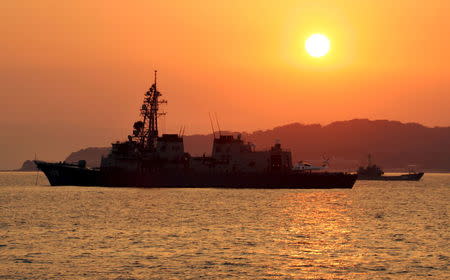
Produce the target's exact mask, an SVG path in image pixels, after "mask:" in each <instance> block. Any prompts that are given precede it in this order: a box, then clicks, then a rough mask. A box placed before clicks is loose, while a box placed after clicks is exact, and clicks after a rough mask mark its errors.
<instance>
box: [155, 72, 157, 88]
mask: <svg viewBox="0 0 450 280" xmlns="http://www.w3.org/2000/svg"><path fill="white" fill-rule="evenodd" d="M156 73H158V70H155V88H156Z"/></svg>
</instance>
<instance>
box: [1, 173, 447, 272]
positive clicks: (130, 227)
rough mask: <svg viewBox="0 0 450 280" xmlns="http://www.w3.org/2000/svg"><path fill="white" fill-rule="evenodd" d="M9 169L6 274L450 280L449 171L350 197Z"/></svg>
mask: <svg viewBox="0 0 450 280" xmlns="http://www.w3.org/2000/svg"><path fill="white" fill-rule="evenodd" d="M35 183H36V173H18V172H10V173H9V172H0V279H200V278H202V279H235V278H242V279H246V278H248V279H449V278H450V270H449V269H450V227H449V225H450V218H449V215H450V175H449V174H425V176H424V179H423V180H422V181H420V182H370V181H359V182H357V184H356V185H355V187H354V188H353V189H351V190H235V189H134V188H122V189H121V188H98V187H95V188H94V187H50V186H48V182H47V180H46V179H45V177H44V176H43V175H42V174H40V175H39V177H38V186H36V185H35Z"/></svg>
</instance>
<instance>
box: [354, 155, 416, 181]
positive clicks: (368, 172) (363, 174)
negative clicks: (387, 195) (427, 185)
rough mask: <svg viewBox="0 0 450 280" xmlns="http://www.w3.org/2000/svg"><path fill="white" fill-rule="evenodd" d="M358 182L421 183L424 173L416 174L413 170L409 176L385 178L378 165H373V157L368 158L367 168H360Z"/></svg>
mask: <svg viewBox="0 0 450 280" xmlns="http://www.w3.org/2000/svg"><path fill="white" fill-rule="evenodd" d="M357 173H358V180H379V181H419V180H420V179H421V178H422V177H423V174H424V173H423V172H415V171H413V170H412V169H410V170H409V172H408V174H401V175H391V176H385V175H384V171H383V170H382V169H381V167H379V166H378V165H376V164H372V156H371V155H370V154H369V156H368V164H367V166H366V167H362V166H360V167H359V169H358V171H357Z"/></svg>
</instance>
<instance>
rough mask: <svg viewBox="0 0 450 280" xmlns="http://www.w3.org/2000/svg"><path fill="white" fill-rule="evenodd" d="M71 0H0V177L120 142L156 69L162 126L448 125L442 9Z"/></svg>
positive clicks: (403, 4)
mask: <svg viewBox="0 0 450 280" xmlns="http://www.w3.org/2000/svg"><path fill="white" fill-rule="evenodd" d="M68 2H69V1H56V0H55V1H44V0H41V1H31V0H30V1H2V3H1V4H0V31H1V33H0V36H1V37H0V46H1V51H0V61H1V64H0V97H1V101H0V104H1V110H0V129H1V131H2V137H1V139H0V145H1V146H0V147H1V149H3V150H4V151H1V150H0V151H1V152H2V153H3V159H2V160H0V169H2V168H14V167H17V165H18V164H19V163H20V162H21V161H22V160H24V159H27V158H30V157H33V156H34V153H35V152H37V153H38V156H40V157H41V158H43V159H62V158H64V157H65V156H66V155H67V153H69V152H71V151H73V150H74V149H79V148H83V147H86V146H107V145H109V143H110V142H111V141H115V140H117V139H125V137H126V135H127V134H129V133H131V126H132V123H133V122H134V120H136V119H137V117H138V111H137V109H138V108H139V106H140V102H141V101H142V95H143V93H144V92H145V90H146V88H147V87H148V86H149V85H150V83H151V82H152V75H153V70H154V69H158V70H159V88H160V90H161V91H162V92H163V94H165V98H166V99H168V100H169V104H168V106H167V107H166V108H165V110H166V111H167V112H168V115H167V117H166V120H165V121H162V122H161V123H162V124H163V125H162V127H161V130H165V131H166V132H177V131H178V129H179V127H180V126H181V125H185V126H186V133H187V134H192V133H204V132H209V130H210V125H209V119H208V112H217V114H218V116H219V119H220V122H221V126H222V128H223V129H228V130H240V131H253V130H256V129H266V128H271V127H274V126H277V125H283V124H287V123H291V122H302V123H322V124H327V123H330V122H332V121H335V120H346V119H352V118H370V119H393V120H400V121H403V122H420V123H423V124H425V125H429V126H448V125H450V71H449V69H448V68H449V65H450V51H449V50H450V36H449V34H450V20H449V17H448V11H450V1H442V0H428V1H412V0H409V1H406V0H397V1H379V0H378V1H369V0H365V1H354V0H336V1H323V0H322V1H320V0H315V1H300V0H296V1H288V0H283V1H262V0H258V1H250V0H248V1H214V0H204V1H200V0H192V1H137V0H135V1H71V3H68ZM313 33H322V34H325V35H327V36H328V37H329V38H330V40H331V51H330V53H329V54H328V55H327V56H325V57H323V58H321V59H314V58H311V57H309V56H308V55H307V54H306V53H305V51H304V49H303V44H304V40H305V39H306V38H307V36H309V35H310V34H313ZM164 123H165V125H164ZM5 155H6V156H5Z"/></svg>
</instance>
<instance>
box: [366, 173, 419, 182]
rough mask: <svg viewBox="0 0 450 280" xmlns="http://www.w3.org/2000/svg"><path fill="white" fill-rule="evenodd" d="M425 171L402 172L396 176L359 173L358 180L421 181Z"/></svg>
mask: <svg viewBox="0 0 450 280" xmlns="http://www.w3.org/2000/svg"><path fill="white" fill-rule="evenodd" d="M423 174H424V173H423V172H420V173H413V174H402V175H396V176H364V175H358V180H371V181H419V180H420V179H421V178H422V177H423Z"/></svg>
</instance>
